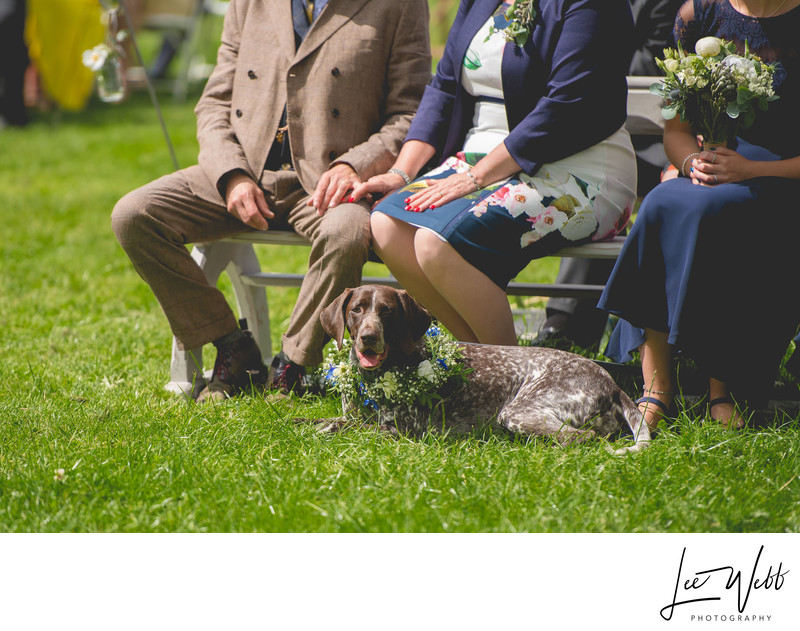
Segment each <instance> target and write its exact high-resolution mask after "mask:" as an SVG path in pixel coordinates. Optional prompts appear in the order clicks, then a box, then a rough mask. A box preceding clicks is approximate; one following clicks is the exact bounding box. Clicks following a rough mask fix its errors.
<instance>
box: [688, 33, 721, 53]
mask: <svg viewBox="0 0 800 631" xmlns="http://www.w3.org/2000/svg"><path fill="white" fill-rule="evenodd" d="M720 50H722V40H721V39H720V38H719V37H702V38H700V39H699V40H697V44H695V45H694V52H696V53H697V54H698V55H700V56H701V57H714V56H716V55H719V51H720Z"/></svg>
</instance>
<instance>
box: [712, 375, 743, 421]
mask: <svg viewBox="0 0 800 631" xmlns="http://www.w3.org/2000/svg"><path fill="white" fill-rule="evenodd" d="M708 397H709V400H710V401H712V402H713V401H714V400H715V399H726V401H723V402H720V403H715V404H714V405H712V406H711V407H710V409H709V410H708V411H709V413H710V414H711V418H713V419H714V420H715V421H717V423H719V424H720V425H722V426H723V427H725V428H727V429H739V428H741V427H744V423H745V421H744V417H743V416H742V415H741V413H740V412H739V408H738V407H737V406H736V403H735V402H733V401H732V400H731V399H730V391H729V390H728V385H727V384H726V383H725V382H724V381H720V380H719V379H714V378H713V377H711V378H710V379H709V380H708ZM729 401H730V402H729Z"/></svg>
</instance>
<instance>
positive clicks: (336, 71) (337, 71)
mask: <svg viewBox="0 0 800 631" xmlns="http://www.w3.org/2000/svg"><path fill="white" fill-rule="evenodd" d="M331 74H332V75H333V76H334V77H338V76H339V75H340V74H341V72H339V69H338V68H334V69H333V70H331Z"/></svg>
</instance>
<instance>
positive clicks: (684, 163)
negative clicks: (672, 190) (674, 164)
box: [681, 151, 700, 177]
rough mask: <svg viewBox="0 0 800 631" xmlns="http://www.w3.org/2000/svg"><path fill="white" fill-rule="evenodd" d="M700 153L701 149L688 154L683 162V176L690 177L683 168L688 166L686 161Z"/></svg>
mask: <svg viewBox="0 0 800 631" xmlns="http://www.w3.org/2000/svg"><path fill="white" fill-rule="evenodd" d="M699 155H700V152H699V151H695V152H694V153H690V154H689V155H688V156H686V157H685V158H684V159H683V162H682V163H681V175H682V176H683V177H689V176H688V175H686V171H684V170H683V168H684V167H685V166H686V163H687V162H688V161H689V160H691V159H692V158H694V157H695V156H699Z"/></svg>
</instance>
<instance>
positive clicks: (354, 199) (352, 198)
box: [348, 195, 356, 202]
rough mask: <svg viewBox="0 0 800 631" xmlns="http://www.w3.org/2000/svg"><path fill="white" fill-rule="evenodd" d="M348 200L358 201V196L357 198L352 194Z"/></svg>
mask: <svg viewBox="0 0 800 631" xmlns="http://www.w3.org/2000/svg"><path fill="white" fill-rule="evenodd" d="M348 201H350V202H354V201H356V198H355V197H354V196H353V195H351V196H350V199H349V200H348Z"/></svg>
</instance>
